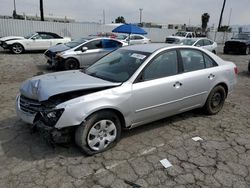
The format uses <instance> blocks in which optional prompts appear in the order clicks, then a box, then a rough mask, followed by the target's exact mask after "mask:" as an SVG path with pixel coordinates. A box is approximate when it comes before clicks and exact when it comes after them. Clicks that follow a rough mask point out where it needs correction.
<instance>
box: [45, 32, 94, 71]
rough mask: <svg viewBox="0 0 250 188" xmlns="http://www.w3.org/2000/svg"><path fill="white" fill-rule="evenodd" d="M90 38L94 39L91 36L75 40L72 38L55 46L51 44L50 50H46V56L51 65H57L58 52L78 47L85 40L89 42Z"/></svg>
mask: <svg viewBox="0 0 250 188" xmlns="http://www.w3.org/2000/svg"><path fill="white" fill-rule="evenodd" d="M89 39H92V38H90V37H88V38H86V37H85V38H84V37H83V38H78V39H75V40H72V41H70V42H66V43H64V44H59V45H55V46H51V47H50V48H49V49H48V50H46V51H45V52H44V55H45V58H46V59H47V63H48V64H49V65H50V66H55V57H56V54H57V53H60V52H63V51H66V50H69V49H71V48H74V47H77V46H79V45H81V44H83V43H85V42H87V41H88V40H89Z"/></svg>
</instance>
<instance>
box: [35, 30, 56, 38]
mask: <svg viewBox="0 0 250 188" xmlns="http://www.w3.org/2000/svg"><path fill="white" fill-rule="evenodd" d="M36 33H38V34H48V35H52V36H54V37H60V36H59V35H58V34H56V33H51V32H45V31H37V32H36Z"/></svg>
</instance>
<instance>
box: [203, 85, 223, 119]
mask: <svg viewBox="0 0 250 188" xmlns="http://www.w3.org/2000/svg"><path fill="white" fill-rule="evenodd" d="M225 99H226V91H225V89H224V87H223V86H221V85H218V86H216V87H215V88H213V89H212V91H211V92H210V94H209V96H208V98H207V101H206V104H205V105H204V110H205V112H206V113H207V114H209V115H214V114H217V113H218V112H219V111H220V110H221V109H222V107H223V105H224V102H225Z"/></svg>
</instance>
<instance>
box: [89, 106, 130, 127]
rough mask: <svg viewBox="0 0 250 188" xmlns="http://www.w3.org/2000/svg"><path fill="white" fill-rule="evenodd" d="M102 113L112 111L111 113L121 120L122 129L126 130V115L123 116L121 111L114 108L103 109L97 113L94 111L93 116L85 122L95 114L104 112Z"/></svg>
mask: <svg viewBox="0 0 250 188" xmlns="http://www.w3.org/2000/svg"><path fill="white" fill-rule="evenodd" d="M102 111H110V112H112V113H114V114H116V115H117V117H118V118H119V120H120V123H121V127H122V129H125V128H126V122H125V118H124V115H123V114H122V113H121V112H120V111H119V110H117V109H114V108H103V109H99V110H97V111H94V112H92V113H91V114H89V115H88V116H87V117H86V118H85V120H86V119H88V118H89V117H90V116H92V115H93V114H95V113H98V112H102Z"/></svg>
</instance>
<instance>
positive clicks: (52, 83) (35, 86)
mask: <svg viewBox="0 0 250 188" xmlns="http://www.w3.org/2000/svg"><path fill="white" fill-rule="evenodd" d="M120 84H121V83H114V82H109V81H106V80H102V79H99V78H96V77H92V76H89V75H87V74H84V73H83V72H81V71H80V70H76V71H62V72H57V73H50V74H45V75H41V76H36V77H33V78H31V79H29V80H26V81H25V82H24V83H23V84H22V85H21V87H20V93H21V94H22V95H23V96H25V97H27V98H30V99H34V100H38V101H45V100H48V99H49V98H50V97H51V96H54V95H57V94H62V93H67V92H71V91H79V90H87V89H97V88H103V87H114V86H118V85H120Z"/></svg>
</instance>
